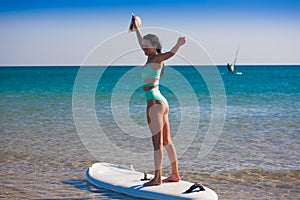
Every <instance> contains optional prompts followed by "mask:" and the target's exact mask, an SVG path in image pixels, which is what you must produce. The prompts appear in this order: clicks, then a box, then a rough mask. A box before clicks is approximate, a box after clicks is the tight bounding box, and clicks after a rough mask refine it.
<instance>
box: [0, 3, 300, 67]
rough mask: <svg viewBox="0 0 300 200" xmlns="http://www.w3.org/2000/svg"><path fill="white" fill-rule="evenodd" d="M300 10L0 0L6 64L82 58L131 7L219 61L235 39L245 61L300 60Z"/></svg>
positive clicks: (227, 56) (1, 51) (117, 28)
mask: <svg viewBox="0 0 300 200" xmlns="http://www.w3.org/2000/svg"><path fill="white" fill-rule="evenodd" d="M299 10H300V1H296V0H295V1H292V0H286V1H284V0H281V1H278V0H273V1H271V0H265V1H264V0H261V1H259V0H252V1H242V0H240V1H237V0H228V1H211V0H206V1H202V0H184V1H183V0H178V1H176V0H175V1H174V0H166V1H159V0H153V1H143V0H139V1H137V0H130V1H129V0H51V1H50V0H49V1H47V0H1V1H0V30H1V31H0V43H1V47H0V65H2V66H5V65H79V64H80V63H81V62H82V61H83V60H84V58H85V57H86V56H87V55H88V53H89V52H90V51H91V50H92V49H93V48H94V47H95V46H96V45H97V44H99V43H100V42H102V41H104V40H105V39H107V38H109V37H111V36H112V35H115V34H118V33H120V32H123V31H126V30H127V28H128V25H129V20H130V14H131V12H134V13H135V14H136V15H138V16H140V17H141V18H142V20H143V27H162V28H168V29H173V30H176V31H179V32H181V33H183V34H185V35H186V36H188V37H191V38H193V39H194V40H196V41H197V42H198V43H200V44H201V45H202V46H203V47H204V48H205V49H206V50H207V52H208V54H209V55H210V56H211V58H212V59H213V61H214V62H215V63H216V64H226V63H227V62H228V61H230V60H231V59H232V56H233V54H234V51H235V49H236V47H237V45H240V52H239V57H238V63H239V64H300V53H299V52H300V39H299V35H300V25H299V24H300V23H299V22H300V12H299ZM132 36H133V35H131V36H128V37H132ZM162 42H163V41H162ZM174 42H175V41H174ZM134 45H135V44H134ZM187 45H188V43H187ZM166 48H168V47H166ZM190 53H195V52H190ZM125 62H126V63H124V64H130V61H129V60H128V61H125ZM174 62H175V61H174ZM174 64H181V63H176V62H175V63H174ZM196 64H201V63H196Z"/></svg>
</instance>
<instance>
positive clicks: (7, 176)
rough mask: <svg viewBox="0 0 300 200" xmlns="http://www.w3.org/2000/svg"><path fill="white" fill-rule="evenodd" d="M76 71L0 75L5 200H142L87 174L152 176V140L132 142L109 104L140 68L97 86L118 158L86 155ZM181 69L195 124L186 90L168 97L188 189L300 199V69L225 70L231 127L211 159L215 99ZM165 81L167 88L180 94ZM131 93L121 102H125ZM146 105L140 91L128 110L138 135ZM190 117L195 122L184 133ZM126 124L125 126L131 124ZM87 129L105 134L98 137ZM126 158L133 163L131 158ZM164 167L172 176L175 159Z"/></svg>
mask: <svg viewBox="0 0 300 200" xmlns="http://www.w3.org/2000/svg"><path fill="white" fill-rule="evenodd" d="M78 69H79V68H76V67H69V68H68V67H64V68H39V67H37V68H36V67H35V68H18V67H14V68H0V83H1V89H0V95H1V98H0V105H1V107H0V109H1V110H0V111H1V115H0V131H1V136H0V137H1V140H0V144H1V149H0V159H1V160H0V176H1V181H0V186H1V187H0V198H6V199H134V198H131V197H128V196H126V195H122V194H118V193H115V192H111V191H108V190H104V189H100V188H95V187H93V186H91V185H89V184H88V183H87V182H86V179H85V170H86V168H87V167H89V166H91V165H92V164H93V163H94V162H98V161H101V162H111V163H117V164H123V165H126V166H129V165H130V164H133V166H134V168H135V169H136V170H141V171H143V170H147V171H151V170H152V158H151V157H143V155H144V154H143V153H147V152H149V151H150V152H151V150H152V147H151V139H150V138H149V137H146V136H145V135H143V134H141V135H138V134H140V133H136V132H135V131H134V130H133V131H132V132H129V133H125V132H124V130H123V129H122V126H121V124H118V123H116V121H115V120H116V116H114V115H113V113H112V111H111V107H112V106H116V107H118V106H119V104H113V105H112V101H111V99H112V93H113V91H114V88H116V83H117V82H118V81H120V79H121V77H122V76H123V75H124V74H125V73H127V72H128V71H129V70H130V69H132V68H130V67H110V68H108V69H107V70H106V71H105V73H104V75H103V76H102V78H101V79H100V81H99V83H98V87H97V91H96V95H95V110H96V117H97V119H98V122H99V125H100V126H101V128H102V130H104V134H105V135H106V136H107V137H108V138H109V140H110V141H112V142H113V144H114V145H115V146H116V148H117V150H118V151H112V150H111V149H107V148H104V147H105V144H101V141H100V143H98V145H97V146H96V147H95V149H96V150H95V151H96V152H97V151H99V154H95V152H90V151H88V150H87V146H85V143H84V141H83V140H84V139H85V138H83V137H82V135H81V134H79V133H78V127H76V125H75V123H74V116H73V114H74V113H73V110H72V100H74V99H72V95H73V86H74V82H75V78H76V74H77V72H78ZM174 69H176V70H177V71H179V72H180V74H181V75H182V76H183V77H185V78H186V79H187V80H188V81H189V83H190V84H191V86H192V88H193V91H194V92H195V95H196V97H197V101H198V103H199V108H200V111H199V114H200V115H199V116H200V117H199V119H200V120H198V121H197V120H195V118H193V116H194V113H193V111H194V107H192V106H191V105H188V104H183V105H180V102H179V100H178V98H181V100H182V101H183V102H184V101H185V100H186V99H185V97H188V96H187V95H188V91H187V90H185V89H184V87H181V86H176V87H177V88H178V90H177V91H175V92H174V90H169V89H168V88H166V87H161V90H162V92H163V93H164V94H165V96H166V97H167V99H168V101H169V104H170V105H171V107H170V123H171V130H172V133H173V134H172V138H173V139H174V140H175V141H176V138H177V139H178V141H181V142H179V143H176V145H177V146H176V148H177V149H178V150H182V153H181V154H180V157H179V168H180V174H181V177H182V179H184V180H188V181H193V182H202V183H203V184H204V185H207V186H208V187H210V188H211V189H213V190H214V191H216V193H217V194H218V196H219V199H228V200H229V199H230V200H235V199H299V198H300V187H299V185H300V181H299V180H300V162H299V160H300V159H299V155H300V154H299V153H300V148H299V147H300V136H299V133H300V115H299V114H300V102H299V99H300V87H299V86H300V85H299V84H300V82H299V78H300V67H295V66H268V67H262V66H251V67H247V66H243V67H239V68H237V71H241V72H242V75H233V76H232V75H231V76H229V75H228V73H227V71H226V68H225V67H219V71H220V76H221V77H222V81H223V84H224V85H225V87H224V89H225V92H226V117H225V123H224V126H223V129H222V132H221V134H220V135H219V136H218V135H213V136H216V138H213V137H212V138H211V139H213V141H216V144H215V145H213V148H212V150H211V151H209V153H208V154H207V155H205V156H204V155H202V154H201V153H203V152H205V151H204V150H205V149H204V150H203V149H201V147H203V145H204V144H203V142H204V141H205V138H206V135H205V134H206V133H207V131H208V128H209V122H210V120H211V113H212V107H211V106H212V102H211V99H210V92H211V91H209V88H207V86H206V84H205V81H204V80H203V79H202V78H201V76H200V75H199V74H197V71H196V69H195V68H193V67H174ZM167 72H168V71H166V76H165V77H164V78H163V80H162V84H165V85H167V84H168V83H167V82H168V81H171V84H174V85H176V84H177V83H176V80H175V81H174V80H172V79H170V77H168V76H167ZM210 78H213V77H210ZM172 81H173V82H172ZM126 86H127V85H123V87H124V88H126ZM129 89H130V88H129ZM125 91H126V90H125ZM178 91H179V92H178ZM125 93H126V92H125ZM125 93H124V94H120V95H121V96H122V95H124V99H125V100H126V98H125V97H126V94H125ZM143 95H144V94H143V91H142V90H141V89H140V88H137V89H136V90H135V91H134V92H132V95H131V97H130V99H129V101H128V105H129V113H130V117H131V118H130V120H131V121H132V122H134V123H135V124H138V125H139V126H146V120H145V116H144V112H145V102H144V99H143V98H144V96H143ZM181 103H182V102H181ZM185 112H186V113H187V114H188V115H190V118H189V119H190V121H188V120H187V121H185V122H184V123H181V120H182V119H181V117H182V116H184V114H185ZM124 120H125V121H124V123H125V124H126V123H127V121H126V120H128V119H124ZM121 123H122V122H121ZM197 123H199V125H198V127H196V129H197V131H196V134H195V136H194V135H193V134H192V135H191V136H194V138H192V139H191V140H188V139H186V138H184V137H183V139H182V138H181V137H179V136H178V132H179V130H180V128H181V127H183V128H187V130H189V129H188V128H190V127H195V124H197ZM76 128H77V129H76ZM86 128H87V129H86V130H87V131H88V132H89V131H91V132H93V131H95V133H96V132H97V130H95V127H86ZM138 136H139V137H138ZM141 136H144V137H141ZM189 136H190V135H189ZM185 139H186V140H185ZM95 142H99V141H95ZM96 144H97V143H96ZM88 149H89V147H88ZM89 150H90V149H89ZM124 152H130V153H131V156H128V157H124V156H123V153H124ZM164 166H165V167H164V174H165V175H167V174H168V173H169V171H170V168H169V167H168V161H167V158H165V165H164Z"/></svg>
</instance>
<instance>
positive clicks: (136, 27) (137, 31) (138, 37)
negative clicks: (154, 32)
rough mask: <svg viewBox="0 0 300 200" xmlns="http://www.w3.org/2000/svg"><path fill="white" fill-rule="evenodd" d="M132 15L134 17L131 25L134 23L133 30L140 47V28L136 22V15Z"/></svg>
mask: <svg viewBox="0 0 300 200" xmlns="http://www.w3.org/2000/svg"><path fill="white" fill-rule="evenodd" d="M132 17H133V18H134V21H133V25H134V28H135V32H136V37H137V40H138V42H139V45H140V47H141V48H142V40H143V35H142V34H141V31H140V28H139V26H138V24H137V20H136V16H134V15H132Z"/></svg>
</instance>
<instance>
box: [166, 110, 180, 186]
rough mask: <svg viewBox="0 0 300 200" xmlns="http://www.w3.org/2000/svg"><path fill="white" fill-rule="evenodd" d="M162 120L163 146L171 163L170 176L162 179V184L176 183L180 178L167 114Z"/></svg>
mask: <svg viewBox="0 0 300 200" xmlns="http://www.w3.org/2000/svg"><path fill="white" fill-rule="evenodd" d="M163 120H164V128H163V145H164V147H165V148H166V151H167V154H168V157H169V160H170V163H171V168H172V174H171V176H169V177H168V178H166V179H164V180H163V182H178V181H180V176H179V173H178V161H177V155H176V150H175V148H174V145H173V143H172V140H171V132H170V123H169V117H168V112H167V113H165V114H164V118H163Z"/></svg>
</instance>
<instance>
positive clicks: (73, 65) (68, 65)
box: [0, 63, 300, 67]
mask: <svg viewBox="0 0 300 200" xmlns="http://www.w3.org/2000/svg"><path fill="white" fill-rule="evenodd" d="M226 65H227V64H198V65H186V64H170V65H166V66H226ZM257 65H260V66H280V65H283V66H300V63H249V64H247V63H246V64H238V65H235V66H257ZM122 66H124V67H133V66H143V65H134V64H133V65H129V64H119V65H108V66H105V65H77V64H61V65H58V64H55V65H45V64H41V65H37V64H33V65H28V64H25V65H1V64H0V67H122Z"/></svg>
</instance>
